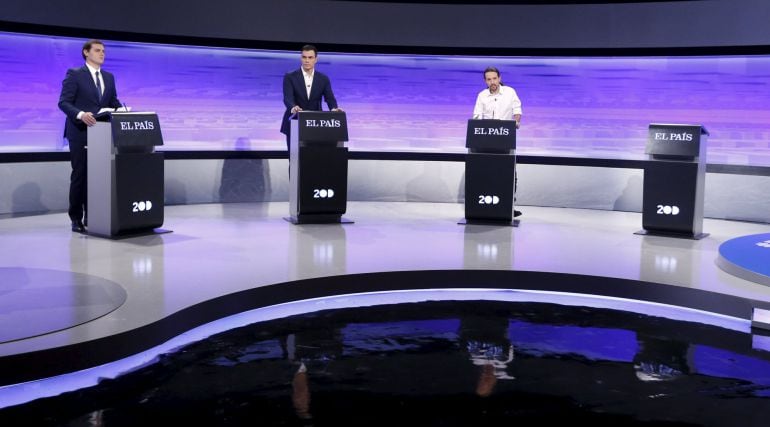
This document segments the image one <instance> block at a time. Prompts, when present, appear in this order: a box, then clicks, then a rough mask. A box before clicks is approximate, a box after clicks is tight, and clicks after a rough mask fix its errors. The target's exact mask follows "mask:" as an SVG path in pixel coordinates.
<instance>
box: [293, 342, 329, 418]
mask: <svg viewBox="0 0 770 427" xmlns="http://www.w3.org/2000/svg"><path fill="white" fill-rule="evenodd" d="M284 350H285V352H286V358H287V359H288V360H289V362H291V363H292V364H293V365H294V366H297V370H296V371H295V373H294V377H293V378H292V381H291V388H292V390H291V401H292V405H293V406H294V411H295V413H296V414H297V417H298V418H300V419H302V420H311V419H312V418H313V413H312V412H311V409H312V408H311V405H310V403H311V398H310V372H309V371H311V370H312V371H313V372H316V375H318V374H321V373H323V372H325V371H326V369H327V367H328V365H329V363H330V362H331V361H333V360H336V359H339V357H340V356H342V335H341V333H340V331H339V330H337V329H333V330H321V329H317V330H303V331H302V332H297V333H294V334H289V335H288V336H287V337H286V343H285V347H284Z"/></svg>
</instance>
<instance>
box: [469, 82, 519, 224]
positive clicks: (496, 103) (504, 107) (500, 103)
mask: <svg viewBox="0 0 770 427" xmlns="http://www.w3.org/2000/svg"><path fill="white" fill-rule="evenodd" d="M484 83H486V84H487V88H486V89H484V90H482V91H481V92H479V96H477V97H476V106H475V107H473V118H474V119H499V120H511V119H513V120H516V129H518V128H519V126H520V124H521V100H520V99H519V95H517V94H516V90H515V89H514V88H512V87H510V86H504V85H503V82H502V80H500V70H498V69H497V68H495V67H487V68H486V69H485V70H484ZM518 181H519V178H518V176H517V175H516V174H515V173H514V200H515V199H516V196H515V193H516V187H517V186H518V185H517V184H518ZM520 215H521V212H520V211H517V210H515V209H514V211H513V216H514V217H517V216H520Z"/></svg>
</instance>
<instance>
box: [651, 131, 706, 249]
mask: <svg viewBox="0 0 770 427" xmlns="http://www.w3.org/2000/svg"><path fill="white" fill-rule="evenodd" d="M648 135H649V137H648V140H647V146H646V153H647V154H648V155H649V159H648V162H647V163H646V164H645V167H644V189H643V201H642V228H643V231H640V232H637V234H659V235H665V236H671V237H683V238H690V239H700V238H703V237H705V236H707V235H708V234H704V233H703V199H704V187H705V180H706V137H707V136H708V132H707V131H706V129H705V128H703V127H702V126H700V125H677V124H655V123H653V124H650V127H649V134H648Z"/></svg>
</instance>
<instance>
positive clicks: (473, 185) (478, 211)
mask: <svg viewBox="0 0 770 427" xmlns="http://www.w3.org/2000/svg"><path fill="white" fill-rule="evenodd" d="M514 169H515V159H514V158H513V156H509V155H498V154H473V155H470V154H469V155H468V157H467V158H466V160H465V218H466V219H468V220H482V221H489V220H492V221H508V222H510V221H511V220H512V219H513V179H514V178H513V174H514Z"/></svg>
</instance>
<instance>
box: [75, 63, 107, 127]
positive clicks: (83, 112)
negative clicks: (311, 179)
mask: <svg viewBox="0 0 770 427" xmlns="http://www.w3.org/2000/svg"><path fill="white" fill-rule="evenodd" d="M86 67H88V71H89V72H90V73H91V79H93V81H94V85H96V72H97V71H98V72H99V84H98V87H101V88H102V93H101V94H100V95H104V78H103V77H102V72H101V69H99V68H94V67H92V66H91V65H90V64H89V63H88V62H86ZM85 113H86V112H85V111H81V112H79V113H78V115H77V116H75V118H77V119H78V120H80V119H81V118H82V117H83V114H85Z"/></svg>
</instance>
